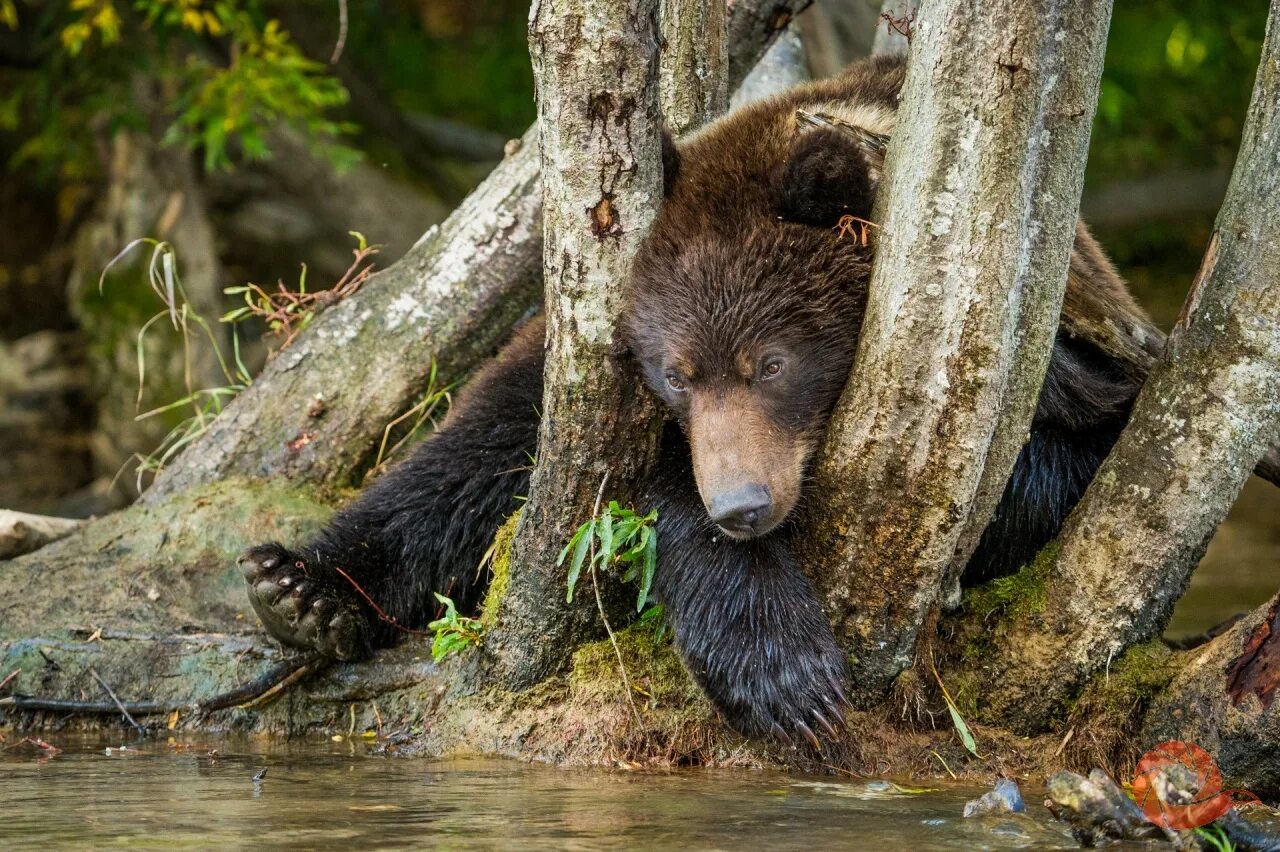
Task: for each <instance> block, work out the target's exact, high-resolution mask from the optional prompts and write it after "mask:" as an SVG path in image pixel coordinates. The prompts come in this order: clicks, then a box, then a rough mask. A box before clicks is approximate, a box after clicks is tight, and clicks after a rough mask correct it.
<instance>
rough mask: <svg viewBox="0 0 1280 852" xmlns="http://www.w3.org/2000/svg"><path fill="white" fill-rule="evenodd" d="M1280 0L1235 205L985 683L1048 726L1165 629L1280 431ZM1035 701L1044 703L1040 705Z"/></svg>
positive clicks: (1026, 721) (1230, 197) (1007, 710)
mask: <svg viewBox="0 0 1280 852" xmlns="http://www.w3.org/2000/svg"><path fill="white" fill-rule="evenodd" d="M1278 161H1280V1H1277V0H1273V2H1272V5H1271V17H1270V20H1269V22H1268V28H1267V38H1266V42H1265V44H1264V47H1263V58H1262V63H1261V65H1260V66H1259V71H1258V78H1257V82H1256V84H1255V87H1254V93H1253V101H1252V103H1251V105H1250V107H1249V116H1248V120H1247V122H1246V125H1245V131H1244V140H1243V142H1242V144H1241V147H1240V154H1239V157H1238V159H1237V160H1236V166H1235V170H1234V172H1233V174H1232V178H1231V184H1230V187H1229V188H1228V191H1227V198H1226V201H1225V202H1224V204H1223V207H1222V210H1221V212H1220V213H1219V214H1218V220H1217V223H1216V225H1215V228H1214V233H1213V236H1212V238H1211V239H1210V242H1209V247H1208V249H1207V251H1206V252H1205V257H1204V262H1203V264H1202V266H1201V268H1200V273H1199V274H1198V275H1197V277H1196V281H1195V283H1194V284H1193V285H1192V288H1191V292H1190V293H1189V294H1188V296H1187V301H1186V304H1185V305H1184V306H1183V310H1182V315H1181V316H1180V317H1179V319H1178V322H1177V325H1176V326H1175V327H1174V330H1173V332H1172V334H1170V336H1169V341H1168V344H1167V346H1166V349H1165V358H1164V361H1163V362H1162V363H1161V364H1160V365H1159V366H1158V367H1157V368H1156V369H1155V370H1154V371H1153V372H1152V374H1151V376H1150V378H1148V379H1147V382H1146V384H1145V385H1144V386H1143V389H1142V392H1141V393H1140V394H1139V396H1138V399H1137V402H1136V403H1135V406H1134V410H1133V414H1132V416H1131V417H1130V420H1129V425H1128V427H1127V428H1126V429H1125V430H1124V432H1123V434H1122V435H1121V436H1120V440H1119V442H1118V443H1117V444H1116V446H1115V448H1114V449H1113V450H1112V452H1111V455H1110V456H1108V457H1107V459H1106V461H1105V462H1104V463H1103V465H1102V468H1101V469H1100V470H1099V471H1098V474H1097V476H1096V477H1095V479H1094V481H1093V484H1092V485H1090V487H1089V489H1088V491H1087V492H1086V493H1085V495H1084V498H1083V499H1082V500H1081V502H1080V504H1079V505H1078V506H1077V507H1076V510H1075V512H1073V513H1072V515H1071V517H1070V518H1069V519H1068V521H1067V524H1066V526H1065V527H1064V528H1063V530H1062V534H1061V536H1060V537H1059V544H1058V546H1057V550H1056V558H1053V559H1052V560H1051V561H1050V562H1048V563H1046V566H1045V568H1046V573H1045V575H1044V577H1045V579H1044V583H1045V588H1044V593H1043V599H1044V601H1045V605H1044V606H1043V607H1042V608H1037V609H1038V611H1037V612H1035V613H1032V614H1030V615H1029V617H1027V618H1026V619H1024V620H1023V622H1022V623H1020V624H1018V625H1017V628H1016V629H1014V630H1010V631H1006V632H1003V633H1002V635H1001V636H1000V637H999V642H998V650H997V651H996V652H995V653H994V654H992V655H990V656H988V657H987V660H986V665H985V666H984V668H983V676H984V678H985V679H986V680H987V682H988V683H990V684H998V689H996V690H994V691H990V697H991V699H992V700H993V705H992V709H993V711H994V713H995V715H996V716H998V717H1000V718H1002V719H1006V720H1008V721H1010V722H1011V723H1013V724H1014V725H1015V726H1016V727H1017V728H1018V729H1020V730H1036V729H1038V728H1040V727H1041V726H1042V725H1044V724H1045V723H1046V722H1047V721H1048V720H1049V719H1051V718H1052V717H1053V716H1054V714H1055V713H1059V712H1061V710H1062V708H1063V706H1064V704H1065V702H1066V701H1067V700H1068V699H1069V698H1070V696H1071V695H1072V694H1073V693H1074V691H1075V689H1076V688H1077V687H1078V686H1079V685H1080V684H1081V683H1082V682H1083V680H1084V679H1085V678H1087V677H1088V676H1089V675H1090V674H1092V673H1093V672H1095V671H1098V670H1100V669H1102V668H1104V667H1105V666H1106V665H1107V664H1108V662H1109V661H1111V660H1113V659H1114V658H1116V657H1117V656H1118V655H1119V654H1120V653H1122V652H1123V651H1124V650H1125V649H1126V648H1128V647H1129V646H1131V645H1133V644H1135V643H1137V642H1141V641H1143V640H1145V639H1149V638H1151V637H1154V636H1157V635H1159V633H1160V631H1161V629H1163V627H1164V624H1165V623H1166V621H1167V620H1168V617H1169V614H1170V612H1171V611H1172V609H1173V605H1174V603H1175V602H1176V601H1177V600H1178V598H1179V597H1180V596H1181V595H1182V593H1183V591H1184V590H1185V588H1186V584H1187V582H1188V580H1189V579H1190V576H1191V571H1192V570H1193V569H1194V568H1195V566H1196V563H1197V562H1199V560H1200V557H1201V555H1202V554H1203V553H1204V549H1205V547H1206V546H1207V544H1208V542H1209V538H1210V537H1211V536H1212V535H1213V531H1214V530H1215V529H1216V528H1217V526H1218V524H1219V523H1220V522H1221V521H1222V519H1223V518H1224V517H1225V516H1226V513H1227V510H1228V509H1229V508H1230V507H1231V504H1232V503H1233V502H1234V501H1235V498H1236V496H1237V495H1238V494H1239V492H1240V489H1241V487H1242V486H1243V485H1244V482H1245V480H1246V479H1247V478H1248V476H1249V473H1250V471H1251V470H1252V469H1253V467H1254V465H1255V463H1257V462H1258V460H1259V459H1260V458H1261V457H1262V456H1263V454H1264V453H1265V452H1266V450H1267V448H1268V447H1269V446H1270V445H1271V444H1273V443H1274V442H1275V440H1276V438H1277V436H1278V435H1280V170H1277V168H1276V163H1277V162H1278ZM1032 696H1034V700H1032Z"/></svg>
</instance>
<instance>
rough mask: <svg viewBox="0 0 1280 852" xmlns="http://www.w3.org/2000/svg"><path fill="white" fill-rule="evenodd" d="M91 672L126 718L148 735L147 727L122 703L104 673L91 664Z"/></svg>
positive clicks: (139, 730) (144, 734) (140, 731)
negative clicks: (130, 713) (101, 673)
mask: <svg viewBox="0 0 1280 852" xmlns="http://www.w3.org/2000/svg"><path fill="white" fill-rule="evenodd" d="M89 674H91V675H93V679H94V680H96V681H97V682H98V685H99V686H101V687H102V688H103V690H105V691H106V693H107V695H109V696H110V697H111V700H112V701H113V702H115V705H116V708H117V709H119V711H120V712H121V713H123V714H124V718H125V720H126V721H127V722H128V723H129V724H130V725H132V726H133V728H134V730H136V731H137V732H138V733H140V734H142V735H143V736H144V737H145V736H146V735H147V729H146V728H144V727H142V726H141V725H139V724H138V720H137V719H135V718H133V716H131V715H129V711H128V710H127V709H126V708H125V706H124V705H123V704H121V703H120V699H119V698H117V697H116V693H115V690H113V689H112V688H111V687H110V686H108V685H107V682H106V681H105V680H103V679H102V675H100V674H98V670H97V669H95V668H94V667H93V666H89Z"/></svg>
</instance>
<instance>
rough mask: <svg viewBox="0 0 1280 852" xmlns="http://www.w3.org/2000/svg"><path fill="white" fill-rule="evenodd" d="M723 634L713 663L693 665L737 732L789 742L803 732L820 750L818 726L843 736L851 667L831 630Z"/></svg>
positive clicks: (829, 733)
mask: <svg viewBox="0 0 1280 852" xmlns="http://www.w3.org/2000/svg"><path fill="white" fill-rule="evenodd" d="M824 626H825V625H824ZM724 638H725V639H726V640H728V641H726V642H725V643H724V644H723V645H721V647H720V649H718V651H719V653H717V650H712V649H708V650H709V651H710V653H708V654H707V655H706V657H705V658H704V660H706V661H714V662H710V664H708V662H704V663H703V664H702V665H697V666H693V668H694V670H695V673H696V674H697V675H698V676H699V680H701V682H702V686H703V688H704V689H705V690H706V692H707V695H708V696H709V697H710V698H711V700H712V701H713V702H714V703H715V705H716V706H717V707H718V708H719V709H720V712H721V713H722V714H723V715H724V717H725V720H726V721H727V722H728V723H729V724H730V725H731V726H733V728H734V729H735V730H737V731H739V732H740V733H742V734H745V735H746V736H749V737H769V736H772V737H775V738H776V739H779V740H782V741H783V742H785V743H788V744H790V743H791V742H793V741H794V739H795V738H796V737H797V736H799V737H803V738H804V739H805V740H807V741H808V742H809V743H810V744H811V745H812V746H813V747H814V748H815V749H821V740H820V739H819V737H818V734H817V733H815V729H816V730H817V731H819V732H821V733H823V734H825V735H826V736H828V737H830V738H831V739H833V740H834V739H836V738H838V736H839V730H838V729H840V728H842V727H843V726H844V712H845V710H846V709H847V708H848V707H849V700H848V698H846V697H845V684H846V683H847V682H848V669H847V667H846V665H845V658H844V654H842V653H841V651H840V648H839V646H838V645H837V644H836V641H835V637H834V636H832V635H831V633H830V631H829V630H818V631H815V632H805V631H800V630H782V631H779V632H776V633H774V635H771V636H770V635H766V636H760V635H756V636H752V637H749V638H748V637H724ZM735 638H737V639H746V641H742V642H737V641H733V640H734V639H735Z"/></svg>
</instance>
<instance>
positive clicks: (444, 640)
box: [427, 593, 482, 663]
mask: <svg viewBox="0 0 1280 852" xmlns="http://www.w3.org/2000/svg"><path fill="white" fill-rule="evenodd" d="M436 600H438V601H439V602H440V603H441V604H442V605H443V606H444V614H443V615H441V616H440V617H439V618H437V619H436V620H435V621H433V622H431V623H430V624H428V625H427V629H428V630H432V631H434V632H435V638H434V639H433V640H432V641H431V658H432V659H433V660H435V661H436V662H437V663H438V662H440V661H441V660H443V659H444V658H445V657H447V656H449V655H450V654H454V653H457V652H458V651H461V650H462V649H463V648H470V647H472V646H474V645H479V644H480V637H481V633H482V626H481V624H480V619H478V618H468V617H467V616H465V615H458V608H457V607H455V606H454V604H453V601H452V600H450V599H449V598H447V597H445V596H444V595H442V594H439V593H437V594H436Z"/></svg>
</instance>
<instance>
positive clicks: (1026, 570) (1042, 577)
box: [964, 541, 1061, 621]
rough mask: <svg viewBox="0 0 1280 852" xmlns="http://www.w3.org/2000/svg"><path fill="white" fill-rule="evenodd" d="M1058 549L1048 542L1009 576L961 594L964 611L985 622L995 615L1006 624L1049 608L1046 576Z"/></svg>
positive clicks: (1051, 568)
mask: <svg viewBox="0 0 1280 852" xmlns="http://www.w3.org/2000/svg"><path fill="white" fill-rule="evenodd" d="M1060 550H1061V547H1060V545H1059V544H1058V542H1056V541H1051V542H1049V543H1048V544H1046V545H1045V546H1044V548H1043V549H1042V550H1041V551H1040V552H1039V553H1037V554H1036V556H1035V558H1034V559H1032V560H1031V561H1030V562H1029V563H1027V564H1026V565H1024V566H1023V567H1022V568H1020V569H1019V570H1018V571H1017V573H1014V574H1010V575H1009V576H1008V577H998V578H997V579H995V580H992V581H991V582H989V583H985V584H983V585H981V586H977V587H975V588H972V589H969V590H968V591H966V592H965V594H964V608H965V611H967V612H969V613H973V614H976V615H978V616H980V617H981V618H983V619H984V620H985V619H986V618H988V617H989V616H990V615H991V614H992V613H998V614H999V615H1000V616H1001V619H1002V620H1005V621H1023V620H1025V619H1027V618H1028V617H1030V616H1033V615H1036V614H1038V613H1041V612H1044V610H1045V608H1046V607H1047V606H1048V605H1049V586H1048V579H1049V575H1050V574H1051V573H1052V571H1053V565H1054V563H1055V562H1056V561H1057V559H1058V553H1059V551H1060Z"/></svg>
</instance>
